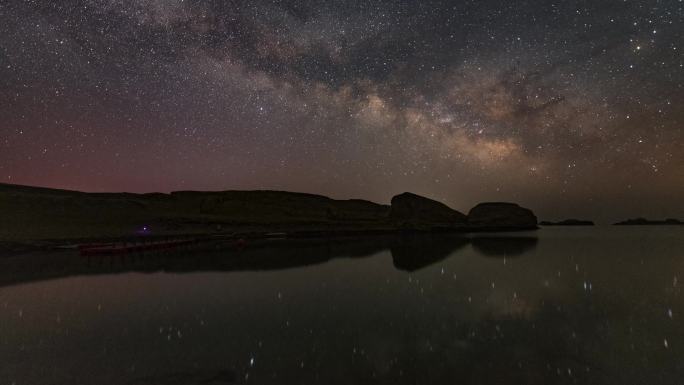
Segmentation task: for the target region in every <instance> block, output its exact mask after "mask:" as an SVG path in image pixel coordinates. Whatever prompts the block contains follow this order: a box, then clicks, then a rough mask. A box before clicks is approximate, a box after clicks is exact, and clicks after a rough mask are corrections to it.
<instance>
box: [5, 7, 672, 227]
mask: <svg viewBox="0 0 684 385" xmlns="http://www.w3.org/2000/svg"><path fill="white" fill-rule="evenodd" d="M683 8H684V3H683V2H682V1H681V0H648V1H636V0H634V1H633V0H629V1H627V0H625V1H596V0H592V1H556V2H552V1H541V0H530V1H502V0H498V1H491V0H484V1H413V0H411V1H408V0H407V1H365V0H364V1H271V2H241V1H219V0H210V1H199V0H185V1H183V0H59V1H56V0H55V1H47V0H45V1H40V0H35V1H28V0H27V1H20V0H6V1H2V2H0V181H2V182H4V183H18V184H31V185H40V186H49V187H59V188H69V189H80V190H85V191H135V192H147V191H170V190H179V189H194V190H205V189H210V190H223V189H279V190H293V191H305V192H313V193H320V194H326V195H329V196H332V197H336V198H351V197H355V198H365V199H371V200H375V201H378V202H381V203H386V202H388V201H389V198H390V197H391V196H392V195H394V194H397V193H400V192H403V191H412V192H415V193H418V194H422V195H426V196H430V197H433V198H435V199H438V200H440V201H442V202H445V203H447V204H449V205H451V206H452V207H454V208H456V209H460V210H467V209H468V208H470V207H471V206H472V205H473V204H474V203H475V202H478V201H485V200H507V201H516V202H519V203H520V204H522V205H525V206H528V207H530V208H533V209H534V210H535V211H536V212H537V213H538V214H539V216H540V217H541V218H544V219H556V218H562V217H567V216H584V217H588V218H593V219H597V220H599V221H601V220H613V219H622V218H623V217H625V216H650V217H665V216H680V217H682V216H684V204H682V196H684V138H683V136H682V125H683V121H684V108H682V106H683V105H684V87H683V85H684V56H683V55H682V54H683V52H684V44H682V42H683V40H684V24H683V22H684V9H683Z"/></svg>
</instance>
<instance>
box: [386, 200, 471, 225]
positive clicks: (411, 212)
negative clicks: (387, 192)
mask: <svg viewBox="0 0 684 385" xmlns="http://www.w3.org/2000/svg"><path fill="white" fill-rule="evenodd" d="M390 219H391V220H392V221H393V222H395V223H397V224H399V225H400V226H402V227H408V228H430V227H465V225H466V216H465V215H464V214H462V213H460V212H458V211H456V210H454V209H452V208H450V207H449V206H447V205H445V204H443V203H440V202H437V201H435V200H432V199H429V198H425V197H422V196H420V195H416V194H412V193H408V192H405V193H403V194H399V195H397V196H395V197H393V198H392V204H391V208H390Z"/></svg>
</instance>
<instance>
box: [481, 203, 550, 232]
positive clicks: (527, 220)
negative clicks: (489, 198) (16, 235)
mask: <svg viewBox="0 0 684 385" xmlns="http://www.w3.org/2000/svg"><path fill="white" fill-rule="evenodd" d="M468 227H469V228H471V229H472V230H478V229H479V230H530V229H536V228H537V217H536V216H535V215H534V213H533V212H532V210H530V209H526V208H524V207H520V206H519V205H517V204H515V203H507V202H485V203H480V204H478V205H477V206H475V207H473V208H472V209H470V212H468Z"/></svg>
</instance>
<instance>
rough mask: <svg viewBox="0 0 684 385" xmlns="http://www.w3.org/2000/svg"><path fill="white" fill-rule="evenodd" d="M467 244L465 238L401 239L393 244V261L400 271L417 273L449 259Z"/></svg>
mask: <svg viewBox="0 0 684 385" xmlns="http://www.w3.org/2000/svg"><path fill="white" fill-rule="evenodd" d="M467 243H468V238H464V237H448V236H443V237H439V236H406V237H401V238H398V239H397V240H396V241H395V242H393V243H392V247H391V250H392V261H393V262H394V267H396V268H397V269H399V270H406V271H415V270H418V269H421V268H423V267H425V266H429V265H432V264H433V263H437V262H439V261H441V260H443V259H445V258H447V257H449V256H450V255H451V254H452V253H454V252H455V251H457V250H458V249H460V248H462V247H463V246H465V245H466V244H467Z"/></svg>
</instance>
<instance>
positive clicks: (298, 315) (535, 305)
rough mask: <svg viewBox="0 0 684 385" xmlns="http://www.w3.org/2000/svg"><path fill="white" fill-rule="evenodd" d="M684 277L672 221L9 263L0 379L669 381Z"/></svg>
mask: <svg viewBox="0 0 684 385" xmlns="http://www.w3.org/2000/svg"><path fill="white" fill-rule="evenodd" d="M511 237H513V238H511ZM683 267H684V229H682V228H678V227H674V228H672V227H671V228H666V227H634V228H614V227H606V228H603V227H596V228H552V229H542V230H540V231H538V232H536V233H518V234H510V235H506V236H505V237H503V236H502V235H501V234H486V235H483V236H481V237H478V238H474V239H464V238H458V237H446V236H428V237H403V238H372V239H368V238H367V239H362V240H336V241H321V240H319V241H313V242H304V241H299V242H294V243H287V244H284V243H275V244H268V245H259V244H254V245H250V246H249V247H247V248H246V249H245V250H243V251H235V250H216V251H201V252H198V251H195V252H182V253H177V254H169V255H156V256H155V255H146V256H138V257H125V258H119V257H116V258H110V257H98V258H91V259H87V258H83V257H78V256H75V255H72V254H70V253H59V254H54V255H53V254H50V255H37V256H30V257H29V256H21V257H8V258H2V259H0V271H2V272H1V273H0V285H3V286H2V287H0V310H1V311H0V362H2V363H3V364H2V365H0V384H4V383H8V384H12V383H16V384H17V385H20V384H46V383H50V384H94V383H102V384H105V383H106V384H231V383H255V384H289V383H292V384H352V383H362V384H366V383H381V384H418V383H425V384H437V383H459V384H569V383H581V384H625V383H650V384H655V383H658V384H675V383H679V381H680V380H681V378H684V367H683V366H682V364H681V362H683V360H684V331H683V330H682V328H681V322H680V317H682V316H684V304H683V303H682V297H681V287H680V285H681V282H680V281H681V277H682V274H683V272H684V271H683Z"/></svg>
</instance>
